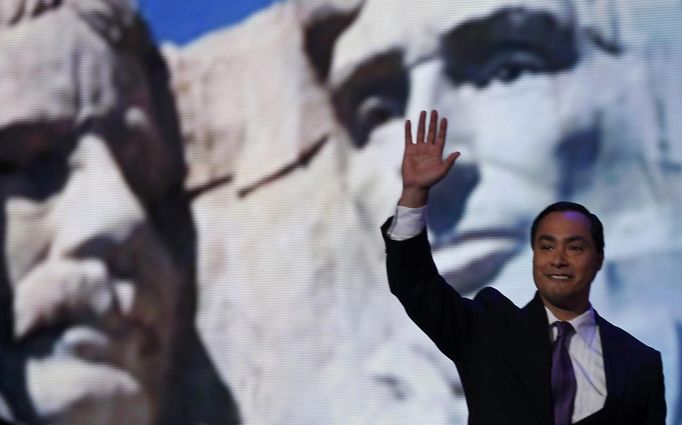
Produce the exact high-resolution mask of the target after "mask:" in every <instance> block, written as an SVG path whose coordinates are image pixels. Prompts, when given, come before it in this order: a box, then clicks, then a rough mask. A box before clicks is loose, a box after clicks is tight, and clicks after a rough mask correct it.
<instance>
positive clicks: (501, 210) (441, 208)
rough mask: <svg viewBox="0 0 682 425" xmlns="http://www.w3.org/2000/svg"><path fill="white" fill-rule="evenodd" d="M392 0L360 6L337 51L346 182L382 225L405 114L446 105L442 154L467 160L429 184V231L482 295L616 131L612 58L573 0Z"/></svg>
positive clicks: (394, 192)
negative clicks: (610, 124) (462, 0)
mask: <svg viewBox="0 0 682 425" xmlns="http://www.w3.org/2000/svg"><path fill="white" fill-rule="evenodd" d="M388 3H389V2H388V1H382V0H369V1H368V2H366V3H365V4H364V6H363V8H362V10H361V13H360V15H359V16H358V19H357V20H356V22H354V24H353V25H351V27H350V28H349V29H348V30H347V31H346V32H345V33H344V34H343V35H342V36H341V38H340V39H339V41H338V42H337V45H336V49H335V51H334V54H335V57H334V61H333V66H332V75H331V80H332V83H333V84H334V86H335V104H336V108H337V113H338V115H339V117H340V119H341V121H342V122H343V123H344V124H345V126H346V128H348V129H349V134H350V135H351V136H352V139H353V143H354V144H355V146H356V148H357V149H356V150H355V151H354V152H353V154H352V155H353V158H352V160H351V161H349V162H350V163H351V164H357V165H355V167H356V168H354V169H352V170H351V173H350V174H351V175H352V179H353V181H352V183H351V187H352V188H354V189H356V191H357V196H358V198H359V199H361V200H363V201H362V202H364V203H365V205H364V207H365V208H364V210H366V211H370V212H371V213H374V214H376V217H374V219H375V222H377V223H380V222H381V221H382V219H383V218H384V217H385V216H386V215H388V214H391V213H392V210H393V208H394V205H395V199H396V198H397V197H398V194H399V190H400V184H401V183H400V178H401V177H400V163H401V158H402V143H401V141H402V138H403V120H404V119H405V118H410V119H414V118H416V117H417V116H418V114H419V111H420V110H429V109H432V108H435V109H437V110H439V112H440V113H441V115H442V116H445V117H447V118H448V119H449V126H448V135H447V145H446V148H445V150H446V154H447V153H449V152H452V151H454V150H459V151H461V152H462V156H461V157H460V159H458V162H457V164H456V165H455V167H454V168H453V169H452V170H451V172H450V173H449V174H448V176H447V177H446V178H445V179H443V180H442V181H441V182H440V183H439V184H438V185H436V186H435V187H434V188H432V190H431V192H430V196H429V211H428V213H429V217H428V218H429V230H430V232H431V233H430V235H429V236H430V240H431V243H432V248H433V252H434V256H435V260H436V263H437V264H438V266H439V270H440V271H441V273H442V274H443V275H444V276H445V277H446V279H448V280H449V281H450V282H452V283H453V284H455V285H457V287H458V288H459V289H460V290H463V291H467V290H475V289H476V288H479V287H481V286H483V285H486V284H489V283H490V282H491V280H493V279H494V278H495V276H496V275H497V273H498V272H499V271H500V270H501V268H502V267H503V266H504V265H505V264H506V263H507V262H508V261H509V260H510V259H511V258H512V257H514V256H515V255H516V254H517V253H518V252H519V251H520V250H521V249H522V248H523V247H524V246H525V240H524V239H525V235H526V229H527V226H528V224H529V223H530V221H531V220H532V218H533V216H534V215H535V212H536V211H538V210H539V209H541V208H543V207H544V206H545V205H547V204H548V203H550V202H552V201H554V200H555V199H557V198H570V197H571V196H572V195H573V194H574V193H575V192H577V191H580V190H582V189H583V187H584V185H585V183H586V179H589V176H590V170H591V166H592V165H593V163H594V158H595V157H596V152H598V148H599V145H600V143H601V139H600V137H602V136H603V135H604V134H607V133H608V132H609V131H610V129H606V128H603V127H602V124H603V122H602V121H601V120H602V118H603V117H604V114H603V113H602V111H603V110H604V109H606V108H607V106H610V105H607V101H606V100H605V99H606V98H609V97H610V96H611V93H613V92H614V90H615V91H617V90H619V88H618V87H614V83H613V81H614V80H617V79H613V78H612V77H611V76H612V75H613V72H614V70H615V69H616V67H615V66H614V65H615V64H616V63H617V60H616V59H615V55H614V54H613V53H612V52H609V51H607V50H606V49H605V48H604V46H603V45H598V44H596V43H595V42H593V40H591V39H589V37H587V36H586V35H585V32H584V31H581V30H580V28H579V27H578V23H577V21H578V19H577V18H576V13H577V12H576V11H575V10H574V7H573V3H571V2H566V1H509V0H500V1H484V2H475V3H472V4H471V5H468V6H467V7H461V8H460V7H452V3H451V2H449V1H443V2H440V3H439V2H430V3H429V6H428V8H427V7H424V8H419V7H415V4H414V3H412V2H410V3H409V4H408V3H406V4H405V5H404V6H402V7H401V6H397V5H395V4H394V3H393V2H390V4H388ZM408 9H409V10H411V11H414V14H412V13H410V14H404V13H402V11H404V10H408ZM391 13H394V14H395V15H390V14H391ZM604 37H605V40H608V34H606V35H604ZM617 84H620V83H617ZM595 85H598V86H599V87H600V88H599V90H596V89H593V88H591V87H594V86H595ZM632 86H634V84H633V85H632ZM602 94H605V95H604V96H602ZM613 98H614V99H615V97H613ZM645 115H646V114H645ZM643 119H646V117H644V118H643ZM576 163H577V164H581V165H580V169H578V168H576V167H574V166H572V165H571V164H576Z"/></svg>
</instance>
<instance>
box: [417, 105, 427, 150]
mask: <svg viewBox="0 0 682 425" xmlns="http://www.w3.org/2000/svg"><path fill="white" fill-rule="evenodd" d="M425 123H426V111H422V112H421V113H420V114H419V125H418V126H417V143H424V124H425Z"/></svg>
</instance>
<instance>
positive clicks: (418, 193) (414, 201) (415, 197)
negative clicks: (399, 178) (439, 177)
mask: <svg viewBox="0 0 682 425" xmlns="http://www.w3.org/2000/svg"><path fill="white" fill-rule="evenodd" d="M428 197H429V191H428V189H423V188H415V187H403V192H402V194H401V195H400V200H399V201H398V205H400V206H401V207H408V208H421V207H423V206H425V205H426V201H427V200H428Z"/></svg>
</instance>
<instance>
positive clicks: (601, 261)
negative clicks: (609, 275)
mask: <svg viewBox="0 0 682 425" xmlns="http://www.w3.org/2000/svg"><path fill="white" fill-rule="evenodd" d="M603 265H604V253H603V252H602V253H599V254H597V271H599V270H601V266H603Z"/></svg>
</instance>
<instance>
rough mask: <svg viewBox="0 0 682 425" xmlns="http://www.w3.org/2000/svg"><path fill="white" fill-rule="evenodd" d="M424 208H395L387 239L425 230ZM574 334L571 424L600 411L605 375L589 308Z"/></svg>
mask: <svg viewBox="0 0 682 425" xmlns="http://www.w3.org/2000/svg"><path fill="white" fill-rule="evenodd" d="M426 208H427V207H426V206H424V207H421V208H408V207H403V206H400V205H398V207H397V208H396V213H395V216H394V218H393V221H392V223H391V225H390V226H389V228H388V232H387V233H388V236H389V237H390V238H391V239H393V240H397V241H401V240H406V239H410V238H412V237H414V236H417V235H418V234H419V233H420V232H421V231H422V229H424V227H425V226H426ZM545 311H546V313H547V323H548V325H547V330H548V332H550V338H551V340H552V341H554V340H555V339H556V337H557V329H556V327H554V326H552V324H553V323H554V322H556V321H557V320H558V319H557V318H556V317H555V316H554V315H553V314H552V312H551V311H550V310H549V309H548V308H547V307H545ZM569 322H570V323H571V325H573V329H575V333H573V334H572V336H571V337H570V340H569V343H568V354H569V355H570V356H571V362H572V363H573V371H574V372H575V380H576V395H575V403H574V405H573V422H577V421H579V420H581V419H583V418H586V417H588V416H590V415H591V414H593V413H595V412H597V411H599V410H600V409H601V408H602V407H604V403H605V402H606V375H605V373H604V356H603V354H602V347H601V336H600V334H599V327H598V326H597V322H596V319H595V312H594V309H592V306H591V305H590V306H589V308H588V309H587V311H585V312H584V313H583V314H581V315H580V316H577V317H575V318H574V319H572V320H569Z"/></svg>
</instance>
